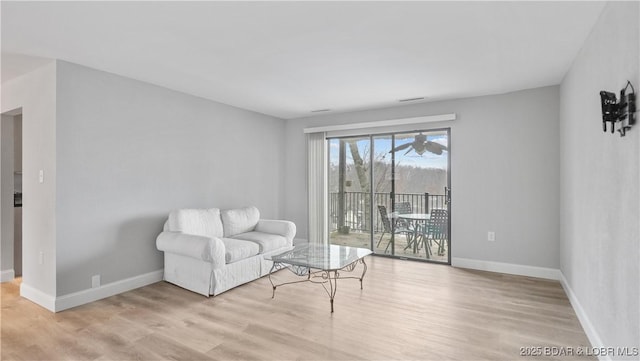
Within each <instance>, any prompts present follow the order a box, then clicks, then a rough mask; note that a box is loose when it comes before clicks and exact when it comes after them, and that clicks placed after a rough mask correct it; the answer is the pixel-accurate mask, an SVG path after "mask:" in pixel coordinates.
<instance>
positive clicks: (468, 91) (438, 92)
mask: <svg viewBox="0 0 640 361" xmlns="http://www.w3.org/2000/svg"><path fill="white" fill-rule="evenodd" d="M603 5H604V4H603V3H601V2H266V1H264V2H64V3H56V2H7V1H2V4H1V10H2V78H3V81H6V80H7V79H11V78H13V77H15V76H17V75H19V74H20V73H23V72H25V71H28V70H30V69H33V68H34V67H36V66H40V65H41V64H42V61H43V60H42V59H41V58H51V59H62V60H66V61H69V62H73V63H78V64H82V65H86V66H89V67H92V68H96V69H100V70H104V71H108V72H112V73H116V74H120V75H124V76H127V77H130V78H134V79H139V80H142V81H146V82H149V83H153V84H157V85H161V86H164V87H167V88H171V89H175V90H179V91H183V92H186V93H190V94H193V95H197V96H201V97H204V98H208V99H212V100H216V101H219V102H222V103H226V104H231V105H234V106H237V107H241V108H245V109H250V110H254V111H257V112H261V113H265V114H269V115H273V116H276V117H281V118H287V119H288V118H296V117H304V116H310V115H312V113H311V111H312V110H316V109H325V108H330V109H332V111H333V112H344V111H351V110H359V109H370V108H379V107H388V106H394V105H399V103H398V99H403V98H414V97H427V99H426V101H433V100H441V99H451V98H460V97H467V96H477V95H486V94H496V93H504V92H508V91H514V90H519V89H527V88H535V87H540V86H547V85H554V84H558V83H560V81H561V80H562V77H563V76H564V74H565V73H566V71H567V70H568V69H569V67H570V65H571V62H572V61H573V59H574V58H575V56H576V55H577V53H578V51H579V50H580V48H581V46H582V44H583V42H584V40H585V39H586V37H587V36H588V34H589V32H590V30H591V28H592V27H593V25H594V23H595V21H596V20H597V17H598V16H599V14H600V13H601V11H602V8H603ZM32 57H35V58H32ZM325 114H326V113H325Z"/></svg>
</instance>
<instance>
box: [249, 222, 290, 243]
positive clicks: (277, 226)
mask: <svg viewBox="0 0 640 361" xmlns="http://www.w3.org/2000/svg"><path fill="white" fill-rule="evenodd" d="M255 230H256V231H257V232H263V233H273V234H278V235H280V236H283V237H284V238H286V239H287V240H288V241H289V245H292V244H293V237H295V235H296V225H295V223H293V222H290V221H281V220H273V219H261V220H259V221H258V224H257V225H256V229H255Z"/></svg>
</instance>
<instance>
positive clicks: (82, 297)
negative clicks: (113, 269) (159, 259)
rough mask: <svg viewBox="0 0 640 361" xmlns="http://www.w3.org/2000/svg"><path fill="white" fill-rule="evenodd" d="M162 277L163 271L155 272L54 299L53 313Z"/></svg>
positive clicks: (156, 280) (143, 284)
mask: <svg viewBox="0 0 640 361" xmlns="http://www.w3.org/2000/svg"><path fill="white" fill-rule="evenodd" d="M163 276H164V270H157V271H153V272H149V273H145V274H143V275H139V276H135V277H131V278H127V279H124V280H120V281H116V282H113V283H108V284H106V285H103V286H100V287H96V288H89V289H86V290H82V291H79V292H75V293H70V294H68V295H64V296H60V297H56V299H55V312H59V311H63V310H66V309H69V308H72V307H76V306H80V305H84V304H86V303H90V302H93V301H97V300H100V299H103V298H107V297H110V296H113V295H117V294H119V293H123V292H127V291H131V290H133V289H136V288H140V287H144V286H147V285H150V284H152V283H156V282H160V281H162V278H163Z"/></svg>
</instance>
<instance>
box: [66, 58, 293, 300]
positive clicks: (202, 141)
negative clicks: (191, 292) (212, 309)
mask: <svg viewBox="0 0 640 361" xmlns="http://www.w3.org/2000/svg"><path fill="white" fill-rule="evenodd" d="M57 75H58V87H57V99H58V102H57V104H58V108H57V119H58V123H57V128H56V133H57V144H58V146H57V150H56V155H57V160H58V163H57V175H58V179H57V193H56V194H57V197H58V202H57V209H56V210H57V225H58V227H57V233H56V235H57V239H58V245H57V261H58V267H57V285H58V287H57V295H58V296H60V295H65V294H69V293H72V292H76V291H80V290H83V289H87V288H90V287H91V276H92V275H96V274H100V275H101V276H102V283H103V284H106V283H111V282H114V281H118V280H121V279H125V278H129V277H133V276H137V275H141V274H144V273H148V272H152V271H155V270H159V269H162V267H163V259H162V253H161V252H159V251H157V250H156V247H155V238H156V236H157V235H158V233H159V232H160V231H161V230H162V224H163V222H164V220H165V219H166V217H167V215H168V213H169V211H170V210H172V209H175V208H182V207H220V208H232V207H239V206H246V205H256V206H257V207H258V208H259V209H260V211H261V214H262V216H263V217H264V218H277V217H279V216H280V209H281V206H282V205H281V199H282V198H281V197H282V195H281V191H282V184H281V183H282V181H281V179H282V174H283V170H284V169H283V168H284V166H283V154H284V144H285V142H284V121H283V120H280V119H276V118H272V117H269V116H266V115H262V114H258V113H253V112H249V111H246V110H241V109H238V108H234V107H231V106H227V105H223V104H220V103H216V102H213V101H209V100H205V99H201V98H197V97H193V96H190V95H186V94H183V93H179V92H175V91H172V90H168V89H165V88H161V87H157V86H153V85H150V84H147V83H142V82H138V81H135V80H132V79H128V78H124V77H120V76H117V75H113V74H109V73H105V72H100V71H96V70H92V69H89V68H85V67H81V66H78V65H75V64H70V63H66V62H61V61H59V62H58V74H57Z"/></svg>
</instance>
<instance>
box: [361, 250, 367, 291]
mask: <svg viewBox="0 0 640 361" xmlns="http://www.w3.org/2000/svg"><path fill="white" fill-rule="evenodd" d="M360 262H362V264H363V265H364V269H363V270H362V276H360V289H362V279H363V278H364V275H365V274H366V273H367V263H366V262H365V261H364V257H363V258H361V259H360Z"/></svg>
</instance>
